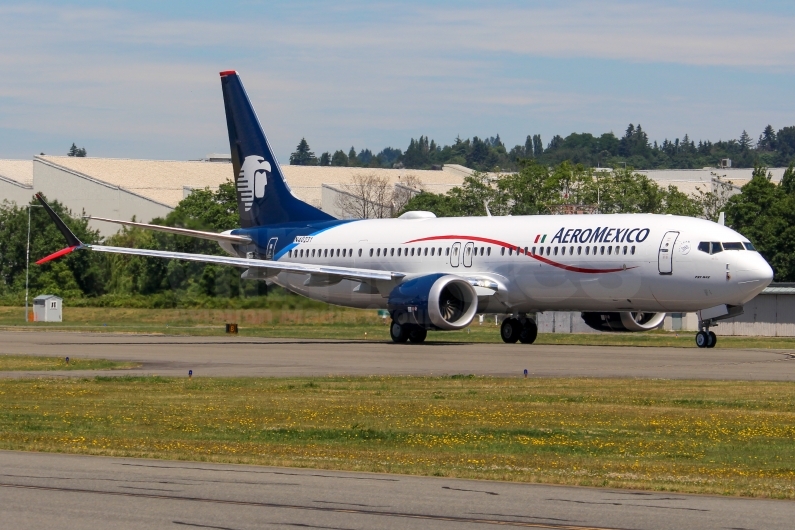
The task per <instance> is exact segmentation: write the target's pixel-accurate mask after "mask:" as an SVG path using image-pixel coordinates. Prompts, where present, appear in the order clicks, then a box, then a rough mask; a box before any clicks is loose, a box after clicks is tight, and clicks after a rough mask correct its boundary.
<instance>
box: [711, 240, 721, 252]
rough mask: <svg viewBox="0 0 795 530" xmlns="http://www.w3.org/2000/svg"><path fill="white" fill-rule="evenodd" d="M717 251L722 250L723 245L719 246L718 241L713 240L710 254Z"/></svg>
mask: <svg viewBox="0 0 795 530" xmlns="http://www.w3.org/2000/svg"><path fill="white" fill-rule="evenodd" d="M718 252H723V247H722V246H721V244H720V242H716V241H713V242H712V252H711V254H717V253H718Z"/></svg>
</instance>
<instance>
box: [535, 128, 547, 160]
mask: <svg viewBox="0 0 795 530" xmlns="http://www.w3.org/2000/svg"><path fill="white" fill-rule="evenodd" d="M543 153H544V142H542V141H541V135H540V134H535V135H533V156H535V157H536V158H538V157H540V156H541V155H542V154H543Z"/></svg>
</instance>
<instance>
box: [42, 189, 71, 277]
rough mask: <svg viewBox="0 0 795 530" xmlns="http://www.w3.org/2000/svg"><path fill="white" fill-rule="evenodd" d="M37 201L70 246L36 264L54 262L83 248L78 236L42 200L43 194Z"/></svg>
mask: <svg viewBox="0 0 795 530" xmlns="http://www.w3.org/2000/svg"><path fill="white" fill-rule="evenodd" d="M36 199H37V200H38V201H39V202H40V203H41V205H42V206H43V207H44V210H45V211H46V212H47V215H49V216H50V219H52V222H53V223H55V226H57V227H58V230H60V231H61V233H62V234H63V236H64V237H65V238H66V244H67V245H69V246H68V247H67V248H65V249H62V250H59V251H58V252H56V253H54V254H50V255H49V256H47V257H46V258H42V259H40V260H39V261H37V262H36V265H41V264H42V263H47V262H48V261H50V260H53V259H55V258H60V257H61V256H65V255H66V254H69V253H70V252H72V251H73V250H76V249H78V248H80V247H82V246H83V243H82V242H81V241H80V240H79V239H77V236H76V235H75V234H74V232H72V231H71V230H69V227H68V226H66V223H64V222H63V219H61V218H60V217H58V214H57V213H55V212H54V211H53V210H52V208H50V205H49V204H47V203H46V202H44V199H42V197H41V193H37V194H36Z"/></svg>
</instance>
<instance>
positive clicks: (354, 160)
mask: <svg viewBox="0 0 795 530" xmlns="http://www.w3.org/2000/svg"><path fill="white" fill-rule="evenodd" d="M348 165H349V166H351V167H358V166H359V158H358V157H357V156H356V149H354V148H353V146H351V150H350V151H348Z"/></svg>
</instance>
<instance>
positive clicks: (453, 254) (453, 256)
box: [450, 243, 461, 267]
mask: <svg viewBox="0 0 795 530" xmlns="http://www.w3.org/2000/svg"><path fill="white" fill-rule="evenodd" d="M460 260H461V243H453V247H452V248H451V249H450V266H452V267H458V264H459V262H460Z"/></svg>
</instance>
